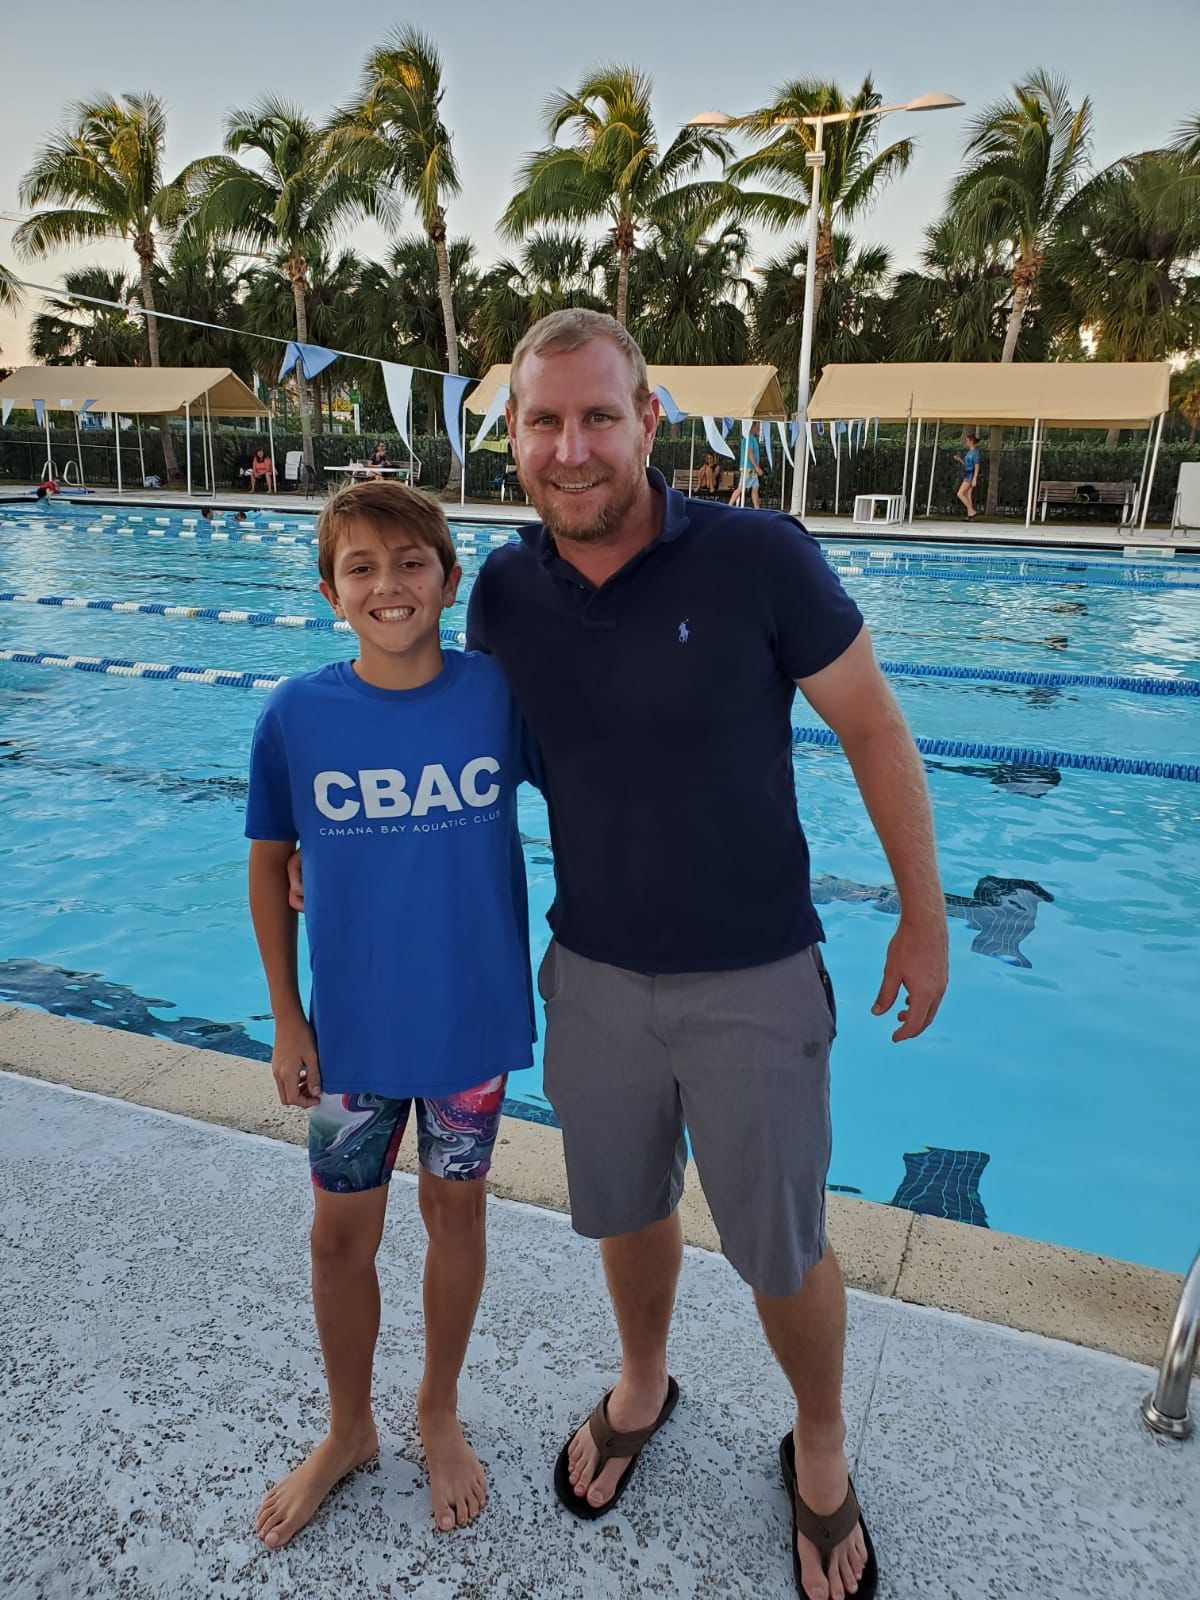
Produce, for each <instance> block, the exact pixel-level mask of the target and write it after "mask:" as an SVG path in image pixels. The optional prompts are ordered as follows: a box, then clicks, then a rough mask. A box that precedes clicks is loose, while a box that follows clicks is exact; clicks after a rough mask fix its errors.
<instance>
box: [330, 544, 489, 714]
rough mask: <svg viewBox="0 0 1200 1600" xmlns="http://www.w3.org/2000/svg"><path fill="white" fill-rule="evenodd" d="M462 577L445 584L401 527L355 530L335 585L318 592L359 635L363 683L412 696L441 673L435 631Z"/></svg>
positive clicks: (429, 552) (337, 563)
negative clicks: (414, 691) (407, 690)
mask: <svg viewBox="0 0 1200 1600" xmlns="http://www.w3.org/2000/svg"><path fill="white" fill-rule="evenodd" d="M461 577H462V572H461V570H460V569H459V568H458V567H457V566H456V567H454V568H453V569H452V571H451V573H450V575H449V577H447V576H445V574H444V573H443V571H442V563H441V561H440V559H439V557H438V554H437V552H436V551H435V550H433V549H431V548H430V546H429V545H425V544H419V543H417V542H416V541H415V540H414V539H413V537H412V535H411V534H409V533H408V532H406V531H405V530H404V529H403V528H397V529H394V530H393V529H388V530H386V531H383V532H381V531H380V530H378V529H376V528H374V527H373V526H371V525H370V524H369V523H367V522H365V521H360V522H357V523H355V525H354V526H353V527H352V528H351V529H350V531H349V532H348V533H347V534H346V536H345V538H344V539H343V540H342V543H341V546H340V547H339V549H338V551H337V555H336V558H335V560H334V566H333V583H332V584H327V583H325V582H324V581H322V583H321V593H322V594H323V595H324V596H325V598H326V600H328V602H329V604H330V605H331V606H332V607H333V609H334V611H335V612H336V613H337V615H338V616H339V617H342V618H344V619H345V620H346V621H347V622H348V623H349V624H350V626H351V628H353V630H354V632H355V633H356V634H357V635H358V642H359V645H360V647H361V655H360V659H359V662H358V665H357V669H356V670H357V671H358V674H359V676H360V677H362V678H363V679H364V680H365V681H366V682H368V683H373V684H375V685H376V687H378V688H385V689H410V688H416V687H419V686H420V685H421V684H422V683H427V682H428V681H429V680H430V679H431V678H433V677H436V676H437V674H438V672H440V671H441V665H442V653H441V643H440V637H439V625H440V623H441V618H442V611H443V609H444V608H445V607H446V606H449V605H453V604H454V600H455V596H456V595H457V593H458V584H459V580H460V578H461Z"/></svg>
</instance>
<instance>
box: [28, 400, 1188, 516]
mask: <svg viewBox="0 0 1200 1600" xmlns="http://www.w3.org/2000/svg"><path fill="white" fill-rule="evenodd" d="M897 435H898V436H897ZM172 437H173V440H174V443H175V453H176V457H177V459H178V461H179V463H180V467H181V468H182V467H183V465H184V443H185V435H184V429H183V426H182V425H181V424H173V425H172ZM731 437H732V439H733V441H734V446H733V447H734V448H737V443H736V441H737V434H736V431H735V433H734V434H733V435H732V436H731ZM260 438H261V440H262V442H263V443H264V444H265V442H266V435H265V434H262V435H260V434H258V433H256V432H251V431H249V430H245V429H237V428H219V429H216V430H214V433H213V456H214V464H215V468H216V480H217V488H218V490H224V491H228V490H230V489H232V488H236V487H238V486H239V485H240V482H241V480H240V479H239V478H238V476H237V470H236V468H237V462H238V458H239V457H241V456H248V455H250V454H252V453H253V451H254V449H255V447H256V446H257V444H258V443H259V440H260ZM380 438H382V439H383V440H384V441H385V443H386V444H387V445H388V448H389V450H390V452H391V455H392V459H393V460H395V461H405V460H407V458H408V452H407V451H406V449H405V448H404V446H403V445H402V444H401V442H400V439H399V436H398V435H396V434H390V435H389V434H386V433H385V434H380V433H369V434H363V435H353V434H344V433H342V434H329V433H326V434H318V435H316V436H315V437H314V439H313V455H314V459H315V461H316V465H317V469H318V472H319V473H320V474H321V476H322V478H324V472H323V469H324V467H325V466H327V465H331V464H337V463H341V462H345V461H351V460H361V459H362V458H363V457H364V456H366V455H367V454H368V453H369V452H370V450H371V449H373V448H374V446H375V444H376V443H377V442H378V440H379V439H380ZM81 439H82V447H83V457H84V475H85V480H86V482H87V484H88V485H89V486H91V487H108V486H112V485H115V483H116V480H117V473H116V451H115V446H114V440H113V434H112V431H111V430H110V429H88V430H85V431H84V432H83V434H82V435H81ZM50 442H51V452H52V454H53V458H54V460H55V462H56V463H57V465H58V468H59V470H60V472H61V470H62V469H63V466H64V464H65V463H66V462H68V461H74V460H75V433H74V430H73V429H70V430H68V429H65V428H52V429H51V434H50ZM142 447H143V450H144V453H145V462H146V470H147V472H148V473H157V474H158V475H159V476H160V477H161V476H162V471H163V465H162V448H161V444H160V441H159V436H158V429H157V427H155V426H153V425H152V424H149V425H148V424H143V427H142ZM414 448H415V450H416V454H417V456H418V458H419V460H420V461H421V476H420V480H419V481H420V482H421V484H422V485H423V486H424V487H426V488H433V489H440V488H441V487H442V485H443V484H444V483H445V481H446V478H447V476H448V474H449V468H450V444H449V441H448V440H447V438H446V436H445V434H438V435H435V436H430V435H425V436H422V437H419V438H417V439H416V440H414ZM981 448H982V449H983V474H982V482H981V490H980V493H979V495H978V496H977V503H978V504H980V505H982V504H983V503H984V497H985V494H986V487H987V482H986V480H987V473H988V470H989V458H988V452H987V448H986V444H985V445H984V446H982V447H981ZM299 449H300V436H299V435H298V434H279V433H277V434H276V435H275V460H276V464H277V466H278V468H279V473H280V484H281V487H282V480H283V470H284V463H285V460H286V456H287V453H288V451H289V450H299ZM1144 449H1145V441H1144V436H1143V440H1142V442H1141V443H1136V442H1135V443H1131V444H1120V445H1115V446H1112V447H1109V446H1105V445H1102V444H1088V443H1086V442H1080V441H1078V440H1076V439H1072V438H1070V437H1068V438H1066V439H1064V440H1063V442H1061V443H1056V442H1054V438H1053V435H1052V436H1051V442H1050V443H1048V444H1047V445H1046V447H1045V449H1044V451H1043V453H1042V477H1043V478H1066V479H1076V480H1079V481H1083V482H1095V481H1102V482H1123V481H1130V482H1136V481H1137V479H1138V478H1139V476H1140V474H1141V470H1142V458H1143V453H1144ZM691 453H692V451H691V441H690V438H689V437H688V436H687V433H686V425H685V427H684V429H683V430H681V431H680V435H679V436H677V437H674V438H673V437H671V436H670V435H669V434H667V433H662V434H660V435H659V437H658V439H657V440H656V441H655V445H654V453H653V456H652V458H651V459H652V460H653V463H654V465H655V466H656V467H658V468H659V469H660V470H661V471H662V472H664V473H665V474H666V475H667V478H668V480H669V479H670V477H671V474H672V472H673V471H674V470H675V469H676V468H686V467H687V466H688V465H689V462H690V460H691ZM955 453H959V454H961V453H962V445H961V443H960V442H959V440H958V438H957V436H956V437H954V438H953V439H948V440H944V441H943V442H941V443H939V445H938V451H937V465H936V468H935V469H934V479H933V511H934V514H935V515H942V516H957V515H960V514H961V512H960V508H959V505H958V502H957V500H956V499H955V496H954V491H955V488H956V487H957V485H958V482H959V479H960V473H961V469H960V468H959V466H958V464H957V463H956V462H955V461H954V459H953V457H954V455H955ZM703 455H704V441H703V438H701V439H699V440H698V442H697V447H696V461H697V463H699V462H700V461H701V460H703ZM774 455H775V464H774V466H773V467H770V468H767V470H766V472H765V474H764V481H763V500H764V503H766V504H768V505H769V504H771V503H772V502H773V501H774V502H776V503H777V502H778V499H779V490H780V463H781V459H782V457H781V451H780V449H779V447H778V443H777V442H775V447H774ZM45 457H46V437H45V433H44V431H43V430H42V429H40V428H21V427H12V426H10V427H7V428H4V429H0V479H8V480H15V481H19V482H24V483H29V482H32V481H35V480H36V478H37V477H38V475H39V473H40V471H41V466H42V462H43V461H44V460H45ZM1183 461H1200V443H1198V444H1194V445H1188V444H1164V445H1163V446H1162V449H1161V451H1160V452H1159V459H1158V471H1157V474H1156V477H1155V485H1154V494H1153V497H1152V499H1151V503H1150V518H1151V520H1152V521H1155V522H1169V521H1170V517H1171V510H1172V507H1173V505H1174V502H1175V489H1176V484H1177V481H1178V477H1179V466H1180V463H1181V462H1183ZM763 462H764V466H765V465H766V457H765V453H764V457H763ZM504 463H505V457H503V456H501V455H497V454H495V453H493V452H491V451H484V450H481V451H476V452H474V453H471V452H468V456H467V496H468V498H469V499H489V498H491V499H494V498H496V497H497V495H498V492H499V483H498V480H499V478H500V476H501V474H502V472H503V470H504ZM929 464H930V449H929V444H928V442H926V443H925V444H924V445H923V446H922V449H921V455H920V460H919V462H918V466H917V477H918V486H917V508H918V510H919V512H921V513H923V512H924V510H925V503H926V496H927V495H928V492H929ZM121 471H122V474H123V477H124V482H125V484H126V486H127V487H130V488H132V487H135V486H137V484H138V482H139V473H140V466H139V459H138V442H137V434H136V432H135V430H133V429H123V430H122V433H121ZM903 474H904V441H903V430H902V429H901V430H896V429H881V430H880V436H879V440H878V443H876V444H874V445H871V444H868V445H867V446H866V447H865V448H863V449H861V450H860V451H859V452H858V453H857V454H855V455H854V456H849V455H847V454H846V452H845V451H844V450H843V454H842V473H841V494H840V497H839V500H838V510H839V511H840V512H842V513H843V514H844V513H845V512H847V511H848V510H849V509H850V506H851V503H852V500H853V496H854V495H855V494H856V493H857V494H870V493H879V494H882V493H891V494H894V493H898V492H899V489H900V486H901V483H902V481H903ZM834 477H835V465H834V458H833V451H832V449H831V448H830V445H829V439H828V435H826V437H825V438H824V439H819V440H818V443H817V457H816V461H815V463H814V464H813V466H812V469H811V472H810V475H809V496H808V504H809V508H810V510H812V511H814V512H818V513H824V514H828V513H830V512H832V511H833V504H834ZM788 479H789V486H790V480H791V473H790V470H789V473H788ZM192 481H193V485H194V486H196V487H199V486H200V485H202V484H203V482H204V458H203V454H202V445H201V440H200V435H199V431H198V430H197V431H195V432H194V433H193V436H192ZM329 481H330V482H336V481H337V475H336V474H331V475H330V480H329ZM1028 482H1029V445H1028V443H1018V442H1013V443H1009V444H1005V446H1004V447H1003V449H1002V450H1001V451H1000V512H1001V515H1003V516H1010V517H1019V518H1021V519H1024V516H1025V497H1026V490H1027V487H1028ZM1084 514H1085V515H1086V516H1088V517H1089V518H1092V517H1094V518H1096V519H1097V520H1113V521H1115V520H1116V516H1117V512H1116V510H1115V509H1114V508H1111V507H1097V508H1096V509H1095V510H1094V511H1091V510H1088V511H1086V512H1085V513H1084ZM1071 515H1072V517H1075V516H1076V515H1077V512H1076V510H1075V508H1071Z"/></svg>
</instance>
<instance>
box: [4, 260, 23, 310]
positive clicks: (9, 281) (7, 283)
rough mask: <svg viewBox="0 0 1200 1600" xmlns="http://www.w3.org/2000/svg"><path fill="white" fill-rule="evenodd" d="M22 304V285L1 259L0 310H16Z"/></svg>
mask: <svg viewBox="0 0 1200 1600" xmlns="http://www.w3.org/2000/svg"><path fill="white" fill-rule="evenodd" d="M20 304H21V288H20V285H19V284H18V282H17V280H16V277H15V276H14V274H13V273H12V272H10V271H9V269H8V268H7V267H6V266H5V265H4V263H3V262H2V261H0V310H2V311H16V310H17V308H18V306H20Z"/></svg>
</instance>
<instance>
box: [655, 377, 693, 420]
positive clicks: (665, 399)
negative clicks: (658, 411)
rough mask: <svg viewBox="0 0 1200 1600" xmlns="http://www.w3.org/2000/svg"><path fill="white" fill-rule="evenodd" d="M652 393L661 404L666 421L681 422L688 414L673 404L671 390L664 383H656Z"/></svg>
mask: <svg viewBox="0 0 1200 1600" xmlns="http://www.w3.org/2000/svg"><path fill="white" fill-rule="evenodd" d="M654 393H655V394H656V395H657V396H658V398H659V403H660V404H661V406H662V408H663V413H664V415H665V416H666V419H667V421H668V422H672V423H674V422H682V421H683V420H684V418H685V417H686V416H687V415H688V413H687V412H686V411H681V410H680V409H679V407H678V406H677V405H676V404H675V400H674V397H673V396H672V394H671V391H670V390H669V389H668V388H667V386H666V384H665V383H660V384H658V385H656V387H655V389H654Z"/></svg>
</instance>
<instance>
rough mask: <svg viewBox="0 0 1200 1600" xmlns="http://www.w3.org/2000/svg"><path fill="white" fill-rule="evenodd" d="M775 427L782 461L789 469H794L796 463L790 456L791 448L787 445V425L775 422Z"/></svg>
mask: <svg viewBox="0 0 1200 1600" xmlns="http://www.w3.org/2000/svg"><path fill="white" fill-rule="evenodd" d="M775 426H776V427H777V428H778V429H779V447H780V449H781V450H782V451H783V459H784V460H785V461H786V462H787V464H788V466H789V467H794V466H795V465H796V462H795V458H794V457H793V455H792V451H791V446H790V445H789V444H788V431H787V424H786V423H785V422H777V423H776V424H775Z"/></svg>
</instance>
